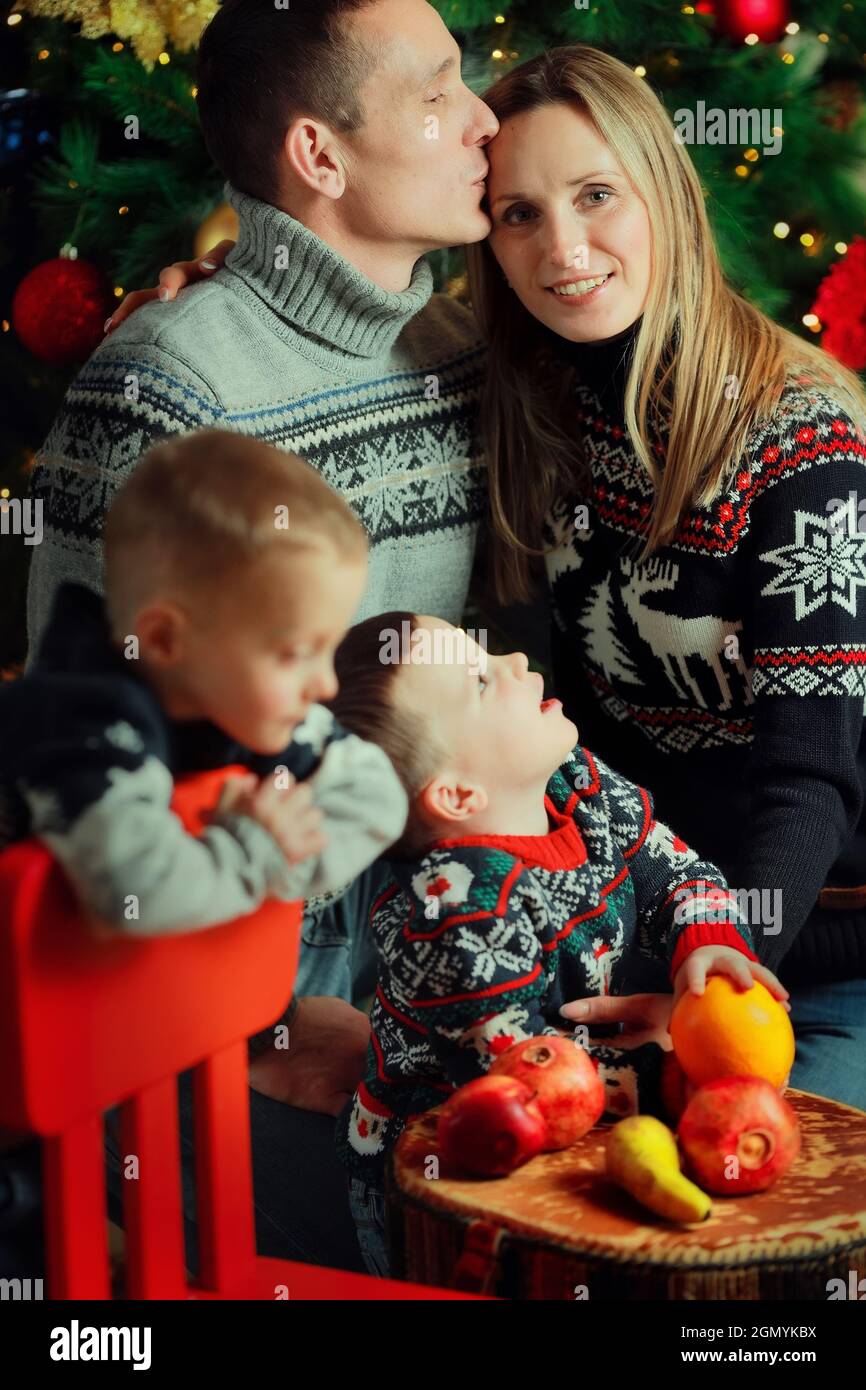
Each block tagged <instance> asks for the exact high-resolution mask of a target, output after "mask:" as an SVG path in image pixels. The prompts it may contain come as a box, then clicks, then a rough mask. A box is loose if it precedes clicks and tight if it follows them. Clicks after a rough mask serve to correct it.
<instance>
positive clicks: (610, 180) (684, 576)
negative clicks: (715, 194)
mask: <svg viewBox="0 0 866 1390" xmlns="http://www.w3.org/2000/svg"><path fill="white" fill-rule="evenodd" d="M485 100H486V101H487V103H488V105H489V106H490V107H491V108H492V109H493V111H494V113H495V114H496V115H497V116H498V118H499V119H500V122H501V130H500V133H499V135H498V136H497V137H496V138H495V140H494V141H493V142H492V143H491V144H490V145H488V147H487V153H488V155H489V158H490V166H491V167H490V176H489V180H488V209H489V212H490V216H491V219H492V222H493V230H492V233H491V236H490V238H489V241H488V242H487V243H486V244H485V245H483V246H482V247H480V248H470V250H469V252H468V256H469V265H470V281H471V289H472V300H473V304H474V306H475V311H476V313H477V315H478V318H479V321H480V323H481V325H482V328H483V329H484V331H485V334H486V336H487V338H488V339H489V342H490V353H491V370H490V373H489V379H488V386H487V392H486V398H485V401H484V407H483V425H484V429H485V432H486V437H487V444H488V454H489V459H490V492H491V512H492V515H491V535H492V542H493V544H492V561H493V573H494V579H495V585H496V590H497V594H498V597H499V598H500V599H501V600H502V601H503V602H511V601H514V600H519V599H525V598H527V597H529V596H530V594H531V593H532V591H533V581H534V577H535V574H536V572H537V567H538V566H539V565H540V564H541V563H542V561H543V567H544V571H545V574H546V581H547V585H548V588H549V592H550V597H551V603H552V615H553V635H554V652H555V661H554V675H555V685H556V688H557V690H558V693H560V695H561V696H562V698H563V700H564V702H565V704H566V707H567V709H568V711H569V713H570V714H571V715H572V716H573V717H574V718H575V719H576V720H577V723H578V725H579V728H580V733H581V740H582V742H584V743H586V744H587V745H588V746H590V747H592V748H593V749H595V750H597V751H598V752H599V753H600V755H601V756H602V757H603V758H605V759H606V760H607V761H609V762H610V763H611V764H612V765H613V766H615V767H617V768H618V769H619V770H620V771H622V772H623V773H625V774H626V775H627V776H628V777H630V778H631V779H632V780H635V781H638V782H642V783H644V784H645V785H646V786H648V787H650V788H651V789H652V791H653V793H654V795H655V798H656V804H657V810H658V814H659V816H660V817H661V818H662V819H663V820H665V821H667V822H668V823H669V824H673V825H675V826H676V827H677V829H678V831H679V832H680V833H681V834H682V835H683V836H684V838H685V839H686V840H687V841H688V842H690V843H691V844H693V845H694V846H695V847H696V848H697V849H698V850H699V851H700V852H701V853H702V854H703V855H704V856H705V857H706V858H708V859H710V860H711V861H714V862H716V863H718V864H720V865H721V866H722V867H723V868H724V870H725V871H726V873H727V875H728V878H729V881H730V882H731V884H732V886H733V887H734V888H736V889H737V890H738V891H739V892H740V893H741V895H742V904H743V907H744V910H746V911H747V912H748V915H749V918H750V921H751V922H752V926H753V931H754V933H755V936H756V940H757V942H758V949H759V953H760V956H761V959H762V961H763V963H764V964H765V965H767V966H768V967H769V968H770V969H774V970H778V971H779V972H780V973H781V976H782V979H783V982H784V983H785V984H786V985H787V986H788V987H789V988H790V989H791V992H792V1003H793V1009H792V1018H793V1020H794V1022H795V1026H796V1028H797V1034H798V1055H797V1063H796V1064H795V1068H794V1072H793V1074H792V1084H794V1085H799V1086H802V1087H803V1088H805V1089H810V1090H814V1091H818V1092H821V1093H823V1094H826V1095H831V1096H835V1097H837V1098H839V1099H842V1100H847V1101H848V1102H849V1103H852V1104H856V1105H859V1106H860V1107H861V1108H866V820H864V816H863V801H864V783H866V746H864V747H863V749H862V751H861V744H862V742H863V739H862V734H863V714H864V695H866V592H864V591H866V534H862V535H861V534H859V533H858V532H857V531H856V529H853V530H852V529H851V528H850V526H849V522H848V520H847V518H846V517H844V516H843V515H842V511H841V505H842V503H843V502H845V501H847V499H848V496H849V493H851V492H853V493H854V494H855V496H856V497H864V496H866V447H864V441H863V437H862V435H860V434H859V433H858V430H859V429H860V428H862V426H863V424H864V423H866V396H864V393H863V390H862V387H861V385H860V383H859V382H858V380H857V378H856V377H855V376H853V375H852V374H851V373H849V372H847V371H845V370H844V369H842V368H841V367H840V366H838V364H836V363H835V362H834V361H833V360H832V359H830V358H829V357H827V356H826V354H824V353H823V352H821V351H820V350H819V349H818V348H816V347H814V346H813V345H811V344H809V343H806V342H803V341H801V340H800V339H798V338H796V337H795V336H793V335H792V334H789V333H787V332H785V331H784V330H782V329H781V328H779V327H778V326H777V325H776V324H774V323H772V322H771V321H770V320H769V319H768V318H766V316H765V315H763V314H761V313H760V312H759V311H758V310H757V309H756V308H755V307H754V306H752V305H750V304H749V303H747V302H746V301H745V300H743V299H742V298H740V297H739V296H738V295H736V294H735V293H734V292H733V291H732V290H731V289H730V288H729V287H728V286H727V285H726V284H725V282H724V279H723V277H722V274H721V270H720V267H719V263H718V259H717V254H716V251H715V247H714V245H713V241H712V236H711V233H710V229H709V224H708V221H707V217H706V212H705V207H704V196H703V193H702V190H701V187H700V184H699V182H698V179H697V176H696V174H695V172H694V169H693V167H692V164H691V161H690V159H689V157H688V154H687V152H686V151H685V150H684V149H683V148H682V146H681V145H679V144H678V142H677V141H676V140H675V138H674V130H673V126H672V123H671V121H670V119H669V117H668V116H667V115H666V113H665V111H664V108H663V107H662V106H661V104H660V103H659V101H658V100H657V99H656V98H655V97H654V96H653V94H652V92H651V91H650V89H649V88H648V87H647V86H646V84H645V83H644V82H642V81H641V80H640V79H639V78H637V77H636V76H635V74H634V73H633V72H632V71H631V69H629V68H628V67H626V66H625V65H624V64H622V63H620V62H618V61H617V60H616V59H613V58H611V57H609V56H607V55H605V54H603V53H601V52H599V51H597V50H594V49H591V48H587V47H584V46H575V47H571V48H565V49H559V50H555V51H553V52H551V53H548V54H544V55H542V56H540V57H539V58H536V59H533V60H531V61H530V62H528V63H526V64H524V65H523V66H522V67H520V68H518V69H515V70H514V71H513V72H511V73H510V74H508V75H507V76H506V77H504V78H503V79H502V80H501V81H500V82H498V83H497V84H496V85H495V86H494V88H493V89H492V90H491V91H490V92H489V93H487V94H486V96H485ZM230 244H231V243H228V244H225V243H224V244H223V247H221V248H219V249H218V250H219V253H223V248H224V247H226V249H227V245H230ZM210 259H211V261H212V262H214V263H216V262H218V261H219V260H220V259H221V254H216V255H215V254H214V253H211V255H210ZM170 275H171V278H170V279H169V278H168V277H165V276H164V277H161V278H163V280H164V283H172V282H173V288H176V287H178V286H180V285H182V284H183V283H185V282H186V280H187V279H189V278H196V277H195V276H194V275H192V274H191V268H190V267H181V268H180V270H174V271H173V272H171V273H170ZM141 297H145V296H139V297H134V298H141ZM643 983H644V984H645V985H646V984H647V983H651V982H649V981H648V980H645V981H643ZM656 987H657V988H660V989H661V988H663V987H664V986H663V984H661V983H659V984H657V985H656ZM668 1009H669V999H664V1000H662V999H658V998H656V997H654V996H638V997H637V998H635V997H633V998H631V999H628V1000H599V1001H595V1002H594V1003H592V1004H591V1005H590V1015H589V1017H590V1020H592V1019H600V1018H602V1013H601V1011H602V1010H604V1015H603V1017H604V1020H605V1021H607V1020H608V1019H611V1018H617V1019H621V1020H623V1021H624V1022H625V1024H626V1027H633V1028H637V1029H638V1030H640V1029H641V1028H643V1027H645V1026H648V1027H650V1028H655V1027H657V1026H658V1024H659V1023H663V1022H664V1020H665V1018H666V1016H667V1011H668Z"/></svg>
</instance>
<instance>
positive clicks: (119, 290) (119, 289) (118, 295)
mask: <svg viewBox="0 0 866 1390" xmlns="http://www.w3.org/2000/svg"><path fill="white" fill-rule="evenodd" d="M114 297H115V299H122V298H123V286H122V285H115V287H114Z"/></svg>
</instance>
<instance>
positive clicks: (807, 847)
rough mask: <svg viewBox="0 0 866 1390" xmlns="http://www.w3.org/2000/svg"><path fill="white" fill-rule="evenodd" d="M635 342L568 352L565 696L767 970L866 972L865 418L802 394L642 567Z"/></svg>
mask: <svg viewBox="0 0 866 1390" xmlns="http://www.w3.org/2000/svg"><path fill="white" fill-rule="evenodd" d="M634 336H635V334H634V331H633V330H632V331H630V332H628V333H626V334H624V335H621V337H620V338H619V339H617V340H615V341H613V340H612V341H611V343H610V344H607V345H604V346H602V348H598V347H593V348H591V349H588V348H586V347H583V346H580V345H578V346H574V345H571V346H568V347H563V345H562V344H561V340H559V346H558V351H559V352H560V353H561V354H562V355H563V358H564V360H565V361H566V362H568V363H569V364H570V365H571V366H574V367H576V368H577V372H576V376H577V382H576V388H575V390H576V400H575V426H576V429H575V439H576V444H577V447H578V448H579V449H580V450H581V451H582V453H583V455H584V457H585V462H586V465H587V467H586V475H587V482H586V484H585V485H584V486H583V487H582V489H578V488H576V489H575V492H574V495H572V496H569V497H563V498H562V499H561V501H560V503H559V504H558V506H557V508H556V510H555V512H554V513H553V514H552V515H551V517H550V518H549V534H548V537H547V540H548V543H549V544H550V547H551V549H550V552H549V554H548V556H547V570H548V577H549V581H550V586H551V591H552V597H553V615H554V637H553V647H554V671H555V687H556V693H557V694H558V695H559V696H560V697H561V698H562V699H563V701H564V704H565V706H566V709H567V712H568V713H569V715H570V717H571V718H572V719H574V720H575V722H576V723H577V725H578V728H579V729H580V735H581V739H582V740H584V741H585V742H586V743H588V744H589V746H590V747H592V748H593V749H595V750H596V751H597V752H598V753H599V754H600V755H601V756H602V757H604V758H609V759H611V760H613V761H614V762H615V763H616V765H617V766H618V767H621V768H622V769H623V771H627V772H628V774H629V776H630V777H633V778H634V779H635V780H636V781H639V782H641V783H643V784H645V785H646V786H649V787H651V788H652V790H653V794H654V796H655V798H656V805H657V806H658V809H659V814H660V815H661V816H662V817H663V818H664V819H665V820H666V821H668V822H669V823H670V824H671V825H675V826H676V828H677V830H678V831H679V833H680V834H681V835H683V836H684V837H685V838H686V839H687V840H688V842H689V844H691V845H693V846H694V847H695V849H696V850H697V851H698V852H699V853H700V854H701V855H703V856H705V857H706V858H708V859H710V860H712V861H713V862H714V863H716V864H718V865H719V866H720V867H721V868H722V869H723V871H724V872H725V874H726V877H727V879H728V882H729V883H730V885H731V887H732V888H733V889H734V890H735V891H736V892H737V895H738V901H739V903H740V905H741V907H742V906H743V904H744V903H748V912H749V917H750V920H751V922H752V924H753V929H754V931H755V941H756V950H757V951H758V953H759V956H760V958H761V960H762V961H763V962H764V964H765V965H767V966H769V967H770V969H772V970H776V971H780V973H781V977H782V979H783V981H784V982H785V983H788V984H791V983H799V982H803V981H810V982H814V981H818V980H821V979H824V980H831V979H834V978H845V977H850V976H866V810H864V788H866V736H864V728H866V725H864V712H866V700H864V697H866V437H864V435H863V433H862V422H861V421H855V420H854V419H852V418H850V417H849V415H847V414H846V413H845V411H844V410H843V409H842V408H841V407H840V406H839V404H838V402H836V401H834V399H833V398H832V396H830V395H828V394H827V393H826V392H823V391H819V390H815V389H811V390H809V391H807V390H806V389H805V388H804V387H802V386H798V385H794V384H792V385H790V386H788V387H787V388H786V389H785V392H784V394H783V397H782V401H781V404H780V406H779V408H778V410H777V412H776V414H775V416H774V417H773V418H772V420H769V421H765V422H763V423H761V424H760V425H758V426H757V427H756V428H755V429H754V430H753V431H752V433H751V435H750V437H749V438H748V440H747V446H746V449H745V451H744V453H743V455H742V457H741V458H740V459H739V461H738V466H737V467H736V468H735V469H734V470H733V471H732V473H731V475H730V476H729V479H728V481H727V483H726V484H725V485H724V486H723V488H722V491H721V493H720V494H719V496H718V497H717V499H716V500H715V501H714V502H713V503H712V504H710V505H708V506H706V507H695V508H693V509H692V510H689V511H687V512H686V514H685V516H684V517H683V518H682V520H681V523H680V526H679V529H678V530H677V532H676V535H675V536H674V538H673V539H672V540H671V542H670V543H669V544H667V545H665V546H664V547H662V548H661V550H659V551H657V552H656V554H655V555H654V556H652V557H651V558H650V559H649V560H647V561H645V562H642V563H640V562H638V560H637V558H636V556H637V555H638V554H639V553H640V550H641V549H642V546H643V538H644V533H645V529H646V525H647V518H648V516H649V512H650V508H651V504H652V498H653V489H652V484H651V482H650V480H649V478H648V477H647V475H646V473H645V471H644V469H643V468H642V466H641V465H640V462H639V460H638V459H637V457H636V455H635V453H634V450H633V449H632V447H631V444H630V441H629V437H628V434H627V432H626V430H625V424H624V417H623V411H622V402H623V396H624V385H625V380H626V376H627V368H628V363H629V354H630V351H631V346H632V343H633V340H634ZM656 452H657V455H658V458H659V463H660V466H661V467H662V468H663V467H664V441H663V440H657V441H656ZM843 504H844V505H843Z"/></svg>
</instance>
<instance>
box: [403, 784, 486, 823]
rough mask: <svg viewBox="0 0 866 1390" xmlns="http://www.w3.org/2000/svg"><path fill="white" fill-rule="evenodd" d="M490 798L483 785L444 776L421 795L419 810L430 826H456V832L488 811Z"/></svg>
mask: <svg viewBox="0 0 866 1390" xmlns="http://www.w3.org/2000/svg"><path fill="white" fill-rule="evenodd" d="M487 803H488V797H487V793H486V791H485V790H484V788H483V787H482V786H481V784H480V783H479V782H469V781H467V780H466V779H465V778H463V777H458V776H456V775H453V774H450V773H443V774H442V775H441V776H440V777H434V779H433V781H432V782H428V783H427V786H426V787H424V788H423V789H422V791H421V792H419V794H418V800H417V808H418V812H419V814H420V816H421V818H422V820H423V821H424V822H425V824H427V825H440V826H441V825H442V823H443V822H445V823H446V825H452V826H453V827H454V828H455V829H456V828H458V827H459V826H460V824H461V823H462V822H463V821H465V820H468V819H469V818H470V816H475V815H477V814H478V813H479V812H480V811H485V810H486V809H487Z"/></svg>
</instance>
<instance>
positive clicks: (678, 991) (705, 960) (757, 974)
mask: <svg viewBox="0 0 866 1390" xmlns="http://www.w3.org/2000/svg"><path fill="white" fill-rule="evenodd" d="M708 975H727V977H728V979H729V980H733V982H734V984H735V985H739V986H740V987H741V988H742V989H751V988H752V985H753V984H754V982H755V980H760V982H761V984H762V985H765V986H766V988H767V989H768V990H769V991H770V993H771V994H772V996H773V998H774V999H778V1000H779V1003H780V1004H782V1005H783V1007H784V1008H786V1009H787V1010H788V1012H789V1013H790V1011H791V1006H790V1004H789V1003H787V999H788V991H787V990H786V989H785V986H784V985H783V984H781V983H780V982H779V981H778V980H777V979H776V976H775V975H774V974H773V972H772V970H767V968H766V966H763V965H759V964H758V962H757V961H754V960H749V959H748V957H747V956H744V955H743V953H742V951H735V950H734V948H733V946H699V947H698V949H697V950H696V951H692V952H691V953H690V954H689V955H688V956H686V959H685V960H684V961H683V963H682V965H681V966H680V968H679V970H678V971H677V973H676V978H675V979H674V1003H675V1004H676V1002H677V1000H678V999H679V998H680V996H681V995H683V994H685V992H686V990H689V989H690V990H691V991H692V993H693V994H703V992H704V988H705V986H706V983H707V976H708Z"/></svg>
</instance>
